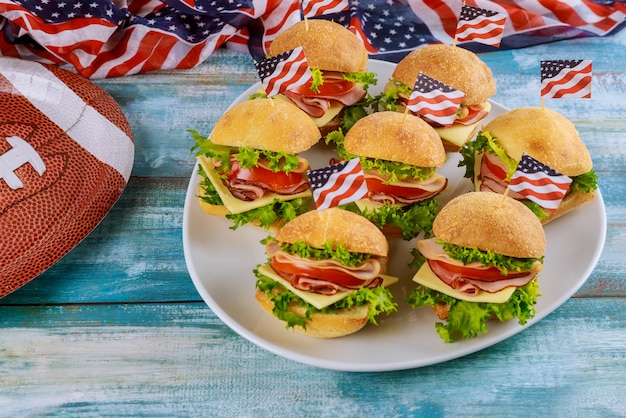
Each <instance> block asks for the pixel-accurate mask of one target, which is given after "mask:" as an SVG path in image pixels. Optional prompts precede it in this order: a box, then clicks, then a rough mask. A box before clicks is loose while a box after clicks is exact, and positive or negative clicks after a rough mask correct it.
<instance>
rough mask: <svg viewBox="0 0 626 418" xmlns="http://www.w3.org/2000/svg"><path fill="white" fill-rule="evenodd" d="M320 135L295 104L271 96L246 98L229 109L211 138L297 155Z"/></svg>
mask: <svg viewBox="0 0 626 418" xmlns="http://www.w3.org/2000/svg"><path fill="white" fill-rule="evenodd" d="M320 138H321V134H320V131H319V129H318V128H317V125H315V123H314V122H313V121H312V120H311V118H310V117H309V116H308V115H307V114H306V113H305V112H303V111H302V110H300V108H298V107H297V106H296V105H294V104H292V103H290V102H287V101H284V100H274V99H269V98H267V99H256V100H247V101H245V102H242V103H239V104H237V105H235V106H233V107H231V108H230V109H228V110H227V111H226V112H225V113H224V114H223V115H222V117H221V118H220V119H219V120H218V121H217V123H216V124H215V127H214V128H213V132H211V136H210V140H211V142H213V143H214V144H217V145H228V146H233V147H239V146H242V147H248V148H256V149H261V150H267V151H273V152H286V153H289V154H296V153H299V152H303V151H306V150H308V149H309V148H311V147H312V146H313V145H315V144H316V143H317V142H318V141H319V140H320Z"/></svg>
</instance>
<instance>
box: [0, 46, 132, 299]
mask: <svg viewBox="0 0 626 418" xmlns="http://www.w3.org/2000/svg"><path fill="white" fill-rule="evenodd" d="M133 159H134V143H133V136H132V132H131V128H130V125H129V123H128V120H127V119H126V117H125V115H124V114H123V112H122V110H121V109H120V107H119V106H118V104H117V103H116V102H115V100H114V99H113V98H112V97H111V96H110V95H109V94H108V93H106V92H105V91H104V90H102V89H101V88H100V87H98V86H96V85H95V84H93V83H92V82H90V81H88V80H87V79H85V78H83V77H81V76H79V75H76V74H74V73H72V72H70V71H67V70H64V69H61V68H59V67H56V66H52V65H43V64H38V63H35V62H29V61H24V60H20V59H15V58H0V231H2V233H1V234H0V297H3V296H6V295H7V294H9V293H11V292H13V291H14V290H16V289H18V288H19V287H21V286H23V285H24V284H26V283H28V282H29V281H30V280H32V279H33V278H35V277H36V276H38V275H39V274H41V273H42V272H43V271H44V270H46V269H47V268H49V267H50V266H52V265H53V264H54V263H55V262H56V261H58V260H59V259H60V258H61V257H63V256H64V255H65V254H67V252H69V251H70V250H71V249H72V248H74V247H75V246H76V245H77V244H78V243H79V242H80V241H81V240H82V239H83V238H85V237H86V236H87V235H88V234H89V233H90V232H91V231H92V230H93V229H94V228H95V227H96V226H97V225H98V223H99V222H100V221H101V220H102V219H103V218H104V216H105V215H106V214H107V213H108V211H109V210H110V209H111V207H112V206H113V205H114V204H115V202H116V201H117V199H118V198H119V197H120V195H121V193H122V191H123V190H124V188H125V187H126V184H127V182H128V179H129V178H130V173H131V170H132V165H133Z"/></svg>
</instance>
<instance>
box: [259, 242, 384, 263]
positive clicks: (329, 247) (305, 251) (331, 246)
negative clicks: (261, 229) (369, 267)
mask: <svg viewBox="0 0 626 418" xmlns="http://www.w3.org/2000/svg"><path fill="white" fill-rule="evenodd" d="M271 240H275V239H274V238H273V237H271V236H270V237H267V238H265V239H264V240H263V241H262V242H261V243H262V244H266V243H267V242H269V241H271ZM280 249H281V250H283V251H285V252H286V253H288V254H292V255H297V256H298V257H300V258H306V259H312V260H335V261H338V262H340V263H341V264H342V265H344V266H348V267H354V266H358V265H360V264H362V263H364V262H365V261H366V260H368V259H370V258H371V257H372V255H371V254H366V253H354V252H350V251H348V250H347V249H346V245H344V244H336V243H333V242H330V241H327V242H325V243H324V247H323V248H315V247H311V246H310V245H309V244H307V243H305V242H302V241H296V242H294V243H287V242H283V243H281V244H280Z"/></svg>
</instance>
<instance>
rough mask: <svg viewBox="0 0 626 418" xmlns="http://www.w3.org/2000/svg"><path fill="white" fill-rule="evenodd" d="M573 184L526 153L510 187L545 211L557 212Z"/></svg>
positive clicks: (570, 180) (568, 178) (566, 177)
mask: <svg viewBox="0 0 626 418" xmlns="http://www.w3.org/2000/svg"><path fill="white" fill-rule="evenodd" d="M571 183H572V179H571V178H570V177H568V176H566V175H564V174H561V173H559V172H558V171H556V170H553V169H552V168H550V167H548V166H547V165H545V164H543V163H542V162H540V161H538V160H536V159H534V158H533V157H531V156H530V155H528V154H526V153H524V154H522V158H521V160H520V162H519V164H518V165H517V169H516V170H515V173H514V174H513V177H511V181H510V182H509V186H508V187H509V189H510V190H512V191H514V192H517V193H520V194H522V195H524V196H526V198H527V199H528V200H531V201H533V202H535V203H537V204H538V205H540V206H541V207H542V208H544V209H548V210H555V209H556V208H557V207H558V206H559V205H560V204H561V200H563V198H564V197H565V195H566V194H567V191H568V190H569V186H570V184H571Z"/></svg>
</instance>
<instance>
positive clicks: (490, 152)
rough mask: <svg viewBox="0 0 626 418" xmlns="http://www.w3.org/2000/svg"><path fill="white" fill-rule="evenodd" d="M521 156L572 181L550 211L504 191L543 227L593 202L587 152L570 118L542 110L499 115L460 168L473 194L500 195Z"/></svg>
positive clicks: (592, 176) (467, 150) (592, 178)
mask: <svg viewBox="0 0 626 418" xmlns="http://www.w3.org/2000/svg"><path fill="white" fill-rule="evenodd" d="M524 153H526V154H527V155H529V156H530V157H532V158H534V159H536V160H538V161H539V162H541V163H543V164H545V165H547V166H548V167H550V168H551V169H553V170H556V171H558V172H559V173H561V174H563V175H565V176H568V177H570V178H571V179H572V183H571V184H570V186H569V191H568V192H567V194H566V195H565V197H564V198H563V200H561V202H560V204H559V206H558V207H557V208H556V210H553V211H550V210H547V209H544V208H542V207H541V206H540V205H539V204H537V203H535V202H532V201H530V200H528V199H527V198H526V197H525V196H524V195H522V194H520V193H517V192H513V191H511V190H509V191H507V192H506V193H507V194H508V196H509V197H512V198H514V199H518V200H520V201H521V202H523V203H524V204H525V205H527V206H528V207H529V208H530V209H531V210H532V211H533V212H534V213H535V215H537V217H539V219H540V220H541V222H542V223H543V224H546V223H548V222H550V221H553V220H554V219H556V218H558V217H559V216H562V215H564V214H565V213H567V212H569V211H571V210H572V209H574V208H577V207H579V206H580V205H582V204H583V203H585V202H588V201H590V200H592V199H593V198H594V196H595V190H596V188H597V183H596V179H597V176H596V174H595V173H594V171H593V170H592V166H593V164H592V161H591V157H590V155H589V151H588V150H587V147H586V146H585V144H584V143H583V142H582V141H581V139H580V138H579V136H578V132H577V131H576V128H575V127H574V125H573V124H572V123H571V122H570V121H569V120H568V119H566V118H565V117H564V116H563V115H561V114H560V113H558V112H555V111H554V110H550V109H546V108H538V107H523V108H518V109H514V110H510V111H508V112H505V113H504V114H502V115H499V116H498V117H496V118H495V119H494V120H492V121H491V122H490V123H488V124H487V125H485V126H484V127H483V128H482V130H481V131H480V132H479V133H478V135H477V137H476V140H475V141H472V142H470V143H468V144H467V146H466V147H464V148H463V149H462V150H461V155H462V157H463V160H462V161H461V162H460V163H459V165H460V166H463V165H464V166H465V177H468V178H470V179H471V180H472V181H473V182H474V187H475V190H476V191H491V192H496V193H502V194H504V193H505V190H506V189H507V186H508V184H509V181H510V179H511V177H512V175H513V173H514V172H515V170H516V169H517V166H518V163H519V161H520V159H521V158H522V155H523V154H524Z"/></svg>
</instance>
